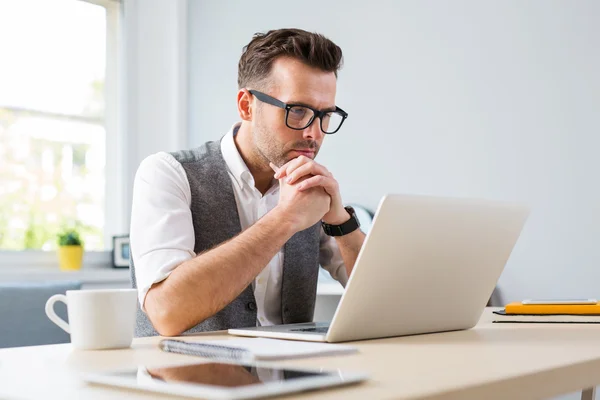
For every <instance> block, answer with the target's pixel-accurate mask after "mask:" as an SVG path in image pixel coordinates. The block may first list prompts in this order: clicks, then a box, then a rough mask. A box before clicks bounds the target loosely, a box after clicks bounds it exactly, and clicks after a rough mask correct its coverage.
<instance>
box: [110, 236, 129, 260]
mask: <svg viewBox="0 0 600 400" xmlns="http://www.w3.org/2000/svg"><path fill="white" fill-rule="evenodd" d="M112 239H113V250H112V260H113V268H129V256H130V247H129V235H120V236H113V238H112Z"/></svg>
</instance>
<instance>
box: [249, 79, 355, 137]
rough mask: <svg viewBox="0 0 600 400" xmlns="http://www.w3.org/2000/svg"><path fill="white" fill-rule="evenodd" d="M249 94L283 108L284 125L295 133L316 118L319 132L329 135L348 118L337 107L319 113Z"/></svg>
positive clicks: (252, 91)
mask: <svg viewBox="0 0 600 400" xmlns="http://www.w3.org/2000/svg"><path fill="white" fill-rule="evenodd" d="M249 92H250V93H252V94H253V95H254V96H256V98H257V99H259V100H260V101H262V102H263V103H267V104H270V105H272V106H275V107H279V108H283V109H284V110H285V124H286V125H287V127H288V128H291V129H295V130H297V131H301V130H303V129H306V128H308V127H309V126H310V125H311V124H312V123H313V122H314V120H315V119H316V117H319V120H320V121H321V130H322V131H323V133H326V134H328V135H331V134H334V133H336V132H337V131H339V130H340V128H341V127H342V124H343V123H344V121H345V120H346V118H348V113H347V112H346V111H344V110H342V109H341V108H339V107H337V106H336V107H335V110H331V111H327V110H325V111H320V110H316V109H314V108H312V107H309V106H305V105H303V104H286V103H284V102H283V101H280V100H277V99H276V98H274V97H271V96H269V95H268V94H264V93H262V92H259V91H258V90H249Z"/></svg>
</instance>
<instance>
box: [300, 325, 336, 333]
mask: <svg viewBox="0 0 600 400" xmlns="http://www.w3.org/2000/svg"><path fill="white" fill-rule="evenodd" d="M328 330H329V328H328V327H326V326H322V327H320V328H299V329H292V332H314V333H327V331H328Z"/></svg>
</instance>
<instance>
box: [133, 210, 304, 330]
mask: <svg viewBox="0 0 600 400" xmlns="http://www.w3.org/2000/svg"><path fill="white" fill-rule="evenodd" d="M294 233H295V230H294V227H293V224H292V223H291V222H289V221H286V220H285V219H283V218H281V215H280V214H279V213H278V210H277V209H274V210H273V211H272V212H270V213H268V214H267V215H265V216H264V217H263V218H261V219H260V220H259V221H258V222H256V223H255V224H254V225H253V226H251V227H250V228H248V229H246V230H245V231H244V232H242V233H240V234H239V235H238V236H236V237H234V238H233V239H231V240H229V241H227V242H225V243H223V244H221V245H219V246H218V247H216V248H214V249H212V250H210V251H208V252H206V253H202V254H200V255H198V256H196V257H195V258H193V259H191V260H188V261H186V262H184V263H182V264H181V265H179V266H178V267H177V268H175V270H173V272H171V275H170V276H169V277H168V279H166V280H164V281H162V282H160V283H158V284H156V285H154V286H153V287H152V288H151V289H150V290H149V291H148V294H147V295H146V300H145V303H144V305H145V308H146V312H147V314H148V316H149V317H150V320H151V321H152V323H153V325H154V327H155V328H156V329H157V331H158V332H159V333H160V334H162V335H165V336H174V335H178V334H180V333H182V332H184V331H185V330H187V329H189V328H191V327H193V326H195V325H196V324H198V323H200V322H202V321H204V320H205V319H206V318H209V317H211V316H213V315H214V314H216V313H217V312H218V311H220V310H221V309H222V308H224V307H225V306H226V305H227V304H229V303H230V302H232V301H233V300H234V299H235V298H236V297H237V296H239V295H240V293H242V291H243V290H244V289H245V288H246V287H247V286H248V285H249V284H250V283H251V282H252V281H253V280H254V278H255V277H256V276H257V275H258V274H259V273H260V271H262V269H263V268H264V267H265V266H266V265H267V264H268V263H269V261H270V260H271V259H272V258H273V257H274V256H275V254H276V253H277V252H278V251H279V250H280V249H281V247H282V246H283V245H284V244H285V243H286V242H287V241H288V240H289V239H290V238H291V237H292V235H293V234H294Z"/></svg>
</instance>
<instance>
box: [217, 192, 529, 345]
mask: <svg viewBox="0 0 600 400" xmlns="http://www.w3.org/2000/svg"><path fill="white" fill-rule="evenodd" d="M528 215H529V209H528V208H527V207H526V206H524V205H521V204H515V203H508V202H499V201H489V200H479V199H461V198H444V197H430V196H418V195H400V194H391V195H387V196H385V197H384V198H383V199H382V200H381V202H380V203H379V206H378V208H377V212H376V213H375V217H374V219H373V224H372V226H371V230H370V231H369V233H368V235H367V237H366V239H365V242H364V244H363V247H362V248H361V251H360V252H359V254H358V258H357V259H356V263H355V266H354V269H353V271H352V274H351V276H350V277H349V280H348V283H347V284H346V289H345V291H344V293H343V295H342V298H341V300H340V302H339V304H338V307H337V309H336V312H335V314H334V316H333V320H332V321H331V322H330V323H329V322H310V323H302V324H289V325H275V326H259V327H249V328H237V329H229V331H228V332H229V333H230V334H232V335H239V336H251V337H269V338H278V339H292V340H305V341H315V342H331V343H335V342H345V341H352V340H363V339H374V338H384V337H392V336H403V335H414V334H423V333H433V332H444V331H453V330H462V329H469V328H472V327H473V326H475V324H477V322H478V320H479V318H480V317H481V314H482V312H483V310H484V308H485V306H486V304H487V302H488V300H489V298H490V296H491V294H492V292H493V290H494V287H495V285H496V283H497V281H498V279H499V277H500V274H501V273H502V270H503V269H504V266H505V265H506V262H507V261H508V259H509V256H510V254H511V252H512V250H513V247H514V246H515V243H516V242H517V239H518V238H519V236H520V234H521V231H522V229H523V226H524V224H525V221H526V220H527V217H528Z"/></svg>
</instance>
